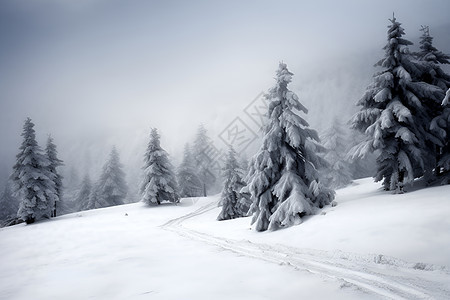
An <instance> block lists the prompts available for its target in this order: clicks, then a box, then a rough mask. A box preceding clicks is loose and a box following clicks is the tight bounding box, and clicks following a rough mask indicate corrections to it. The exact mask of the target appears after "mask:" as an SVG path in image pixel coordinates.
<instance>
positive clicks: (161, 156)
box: [141, 128, 180, 205]
mask: <svg viewBox="0 0 450 300" xmlns="http://www.w3.org/2000/svg"><path fill="white" fill-rule="evenodd" d="M143 170H144V179H143V181H142V184H141V195H142V201H143V202H144V203H146V204H148V205H159V204H161V202H163V201H169V202H174V203H178V202H179V199H180V197H179V196H178V184H177V181H176V179H175V174H174V172H173V167H172V164H171V163H170V161H169V157H168V154H167V152H166V151H165V150H164V149H163V148H161V144H160V136H159V134H158V131H157V129H156V128H153V129H152V131H151V133H150V141H149V143H148V147H147V151H146V152H145V156H144V167H143Z"/></svg>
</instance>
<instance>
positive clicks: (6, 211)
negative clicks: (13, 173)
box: [0, 183, 19, 221]
mask: <svg viewBox="0 0 450 300" xmlns="http://www.w3.org/2000/svg"><path fill="white" fill-rule="evenodd" d="M18 208H19V203H18V202H17V199H15V198H14V197H13V195H12V191H11V189H10V185H9V183H6V185H5V188H4V190H3V193H2V194H1V195H0V221H8V220H10V219H13V218H15V216H16V215H17V210H18Z"/></svg>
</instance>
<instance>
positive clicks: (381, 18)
mask: <svg viewBox="0 0 450 300" xmlns="http://www.w3.org/2000/svg"><path fill="white" fill-rule="evenodd" d="M393 11H395V13H396V17H397V18H398V20H399V21H400V22H402V24H403V27H404V28H405V31H406V38H408V39H409V40H411V41H413V42H414V43H415V45H414V46H413V47H412V49H415V47H416V46H417V41H418V39H417V38H418V35H419V31H418V30H419V28H420V25H429V26H430V27H431V34H432V35H433V36H434V38H435V39H434V42H435V45H436V46H437V47H438V48H439V49H440V50H442V51H444V52H446V53H450V35H449V34H448V32H450V19H449V17H448V12H449V11H450V1H448V0H434V1H424V0H420V1H419V0H404V1H399V0H397V1H396V0H379V1H359V0H353V1H334V0H329V1H320V0H319V1H308V2H307V1H220V2H219V1H131V0H120V1H119V0H92V1H88V0H77V1H69V0H67V1H64V0H59V1H57V0H34V1H26V0H2V1H1V2H0V143H1V148H0V168H2V166H1V165H3V166H6V167H7V168H9V167H10V165H11V164H12V163H13V161H14V155H15V153H16V152H17V149H18V147H19V145H20V142H21V138H20V133H21V130H22V125H23V121H24V119H25V118H26V117H28V116H29V117H31V118H32V119H33V121H34V122H35V124H36V130H37V133H38V138H39V142H40V144H41V145H44V142H45V138H46V135H47V134H49V133H51V134H52V135H53V136H54V138H55V142H56V144H57V146H58V148H59V152H60V156H61V158H62V159H63V160H66V162H67V164H68V165H71V164H73V163H76V164H77V166H78V167H80V168H83V165H85V166H92V165H95V164H96V163H98V164H100V165H101V164H102V163H103V160H104V159H103V158H102V156H104V155H106V154H107V153H108V152H109V150H110V147H111V146H112V145H114V144H115V145H116V146H117V148H118V150H119V152H120V153H121V158H122V161H123V162H124V163H125V164H127V165H128V166H134V165H136V162H140V161H141V157H140V156H141V154H142V153H143V152H144V150H145V149H143V148H145V144H146V143H147V136H148V134H149V128H150V127H157V128H158V129H159V130H160V133H161V134H162V144H163V147H165V148H166V150H168V152H169V153H170V154H172V155H173V156H175V157H177V156H178V155H179V154H180V153H181V152H182V148H183V145H184V143H186V142H188V141H190V139H191V137H192V135H193V134H194V132H195V130H196V128H197V127H198V125H199V124H200V123H204V124H205V125H206V127H207V128H208V130H209V133H210V135H211V137H212V138H214V139H215V138H216V137H217V136H218V135H219V134H220V133H221V132H222V131H223V130H224V129H225V128H226V126H227V125H228V124H229V123H230V122H231V121H233V120H234V119H235V117H240V118H241V120H243V122H245V123H248V125H249V126H250V127H251V126H254V124H253V123H252V121H251V120H249V119H248V116H246V115H245V113H244V112H243V110H244V108H245V107H246V106H247V105H249V103H251V101H252V100H253V99H254V98H255V97H256V96H257V95H258V94H259V93H260V92H261V91H266V90H267V89H268V88H270V87H271V86H272V85H273V83H274V81H273V77H274V72H275V70H276V68H277V66H278V62H279V61H284V62H286V63H287V64H288V66H289V68H290V70H291V71H292V72H293V73H294V74H295V75H294V79H293V84H292V86H291V88H292V89H293V90H294V91H295V92H297V93H298V95H299V97H300V100H301V102H302V103H303V104H304V105H306V106H307V107H308V108H309V110H310V113H309V114H308V116H306V117H305V118H306V119H307V120H308V121H310V123H311V125H312V126H313V127H315V128H317V129H324V127H326V126H327V125H328V123H329V119H330V118H331V117H332V116H333V115H334V114H339V115H342V118H343V119H345V120H343V121H346V120H347V119H348V117H349V116H350V115H351V114H352V113H353V112H354V111H355V110H356V107H354V106H353V104H354V103H355V102H356V101H357V100H358V98H359V97H360V96H362V94H363V92H364V90H365V87H366V85H367V84H368V83H369V82H370V80H371V76H372V74H373V73H374V71H375V69H374V68H373V67H372V66H373V64H374V63H375V62H376V61H377V60H378V59H379V58H381V56H382V53H383V52H382V50H381V48H382V47H383V46H384V44H385V40H386V30H387V25H388V19H389V18H390V17H391V16H392V12H393ZM218 143H219V142H218ZM218 146H222V145H219V144H218ZM8 172H9V169H8Z"/></svg>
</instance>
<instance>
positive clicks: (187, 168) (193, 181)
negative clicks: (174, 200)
mask: <svg viewBox="0 0 450 300" xmlns="http://www.w3.org/2000/svg"><path fill="white" fill-rule="evenodd" d="M177 178H178V185H179V187H180V196H181V197H200V196H202V195H203V184H202V182H201V181H200V179H199V178H198V175H197V172H196V168H195V160H194V157H193V155H192V152H191V148H190V146H189V144H186V145H185V147H184V155H183V161H182V162H181V164H180V166H179V167H178V172H177Z"/></svg>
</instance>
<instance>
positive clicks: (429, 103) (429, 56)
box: [416, 26, 450, 176]
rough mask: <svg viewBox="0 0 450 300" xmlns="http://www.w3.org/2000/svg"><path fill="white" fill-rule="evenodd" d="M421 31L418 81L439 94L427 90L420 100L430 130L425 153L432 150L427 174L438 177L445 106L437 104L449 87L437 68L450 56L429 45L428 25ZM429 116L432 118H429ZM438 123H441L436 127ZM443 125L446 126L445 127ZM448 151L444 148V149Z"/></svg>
mask: <svg viewBox="0 0 450 300" xmlns="http://www.w3.org/2000/svg"><path fill="white" fill-rule="evenodd" d="M421 31H422V32H423V34H422V36H421V38H420V42H419V43H420V51H419V52H418V53H417V54H416V55H417V56H418V58H419V60H420V61H421V62H422V64H423V65H424V66H425V67H426V71H425V72H423V73H422V76H421V78H420V79H421V80H422V81H424V82H426V83H429V84H432V85H434V86H436V87H438V88H439V89H441V91H442V93H431V94H429V95H427V99H426V101H423V103H424V109H425V110H426V111H427V114H428V115H429V116H430V122H429V123H427V124H425V125H428V127H427V128H426V129H427V130H428V129H429V130H430V136H431V138H430V141H429V142H428V143H427V146H428V151H429V153H434V160H433V159H431V160H430V163H429V164H428V165H427V171H428V174H431V173H432V170H433V168H434V171H435V172H434V173H435V175H437V176H439V175H441V174H440V171H441V167H442V162H441V157H442V156H445V153H446V150H445V149H448V146H446V145H448V131H449V129H448V126H447V125H446V124H447V123H446V121H445V114H446V113H445V109H446V107H445V105H441V102H442V98H443V97H444V93H445V91H447V90H448V89H449V88H450V75H448V74H446V73H445V72H444V71H443V70H442V69H441V67H440V65H441V64H450V56H449V55H447V54H444V53H442V52H441V51H439V50H437V49H436V48H435V47H434V46H433V37H432V36H431V35H430V30H429V27H428V26H422V29H421ZM431 119H432V120H431ZM439 124H442V126H439ZM446 127H447V128H446ZM446 147H447V148H446ZM447 152H448V151H447Z"/></svg>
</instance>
